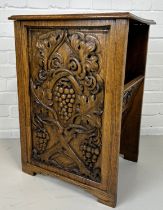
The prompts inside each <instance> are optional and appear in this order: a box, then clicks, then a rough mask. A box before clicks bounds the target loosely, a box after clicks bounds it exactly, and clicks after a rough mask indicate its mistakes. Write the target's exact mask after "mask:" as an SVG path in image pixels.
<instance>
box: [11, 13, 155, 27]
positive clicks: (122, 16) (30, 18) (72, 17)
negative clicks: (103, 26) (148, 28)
mask: <svg viewBox="0 0 163 210" xmlns="http://www.w3.org/2000/svg"><path fill="white" fill-rule="evenodd" d="M8 19H9V20H16V21H37V20H86V19H87V20H88V19H89V20H96V19H97V20H102V19H130V20H134V21H136V22H140V23H145V24H147V25H150V24H155V21H153V20H147V19H143V18H140V17H138V16H136V15H133V14H132V13H130V12H115V13H81V14H80V13H79V14H57V15H52V14H51V15H13V16H11V17H9V18H8Z"/></svg>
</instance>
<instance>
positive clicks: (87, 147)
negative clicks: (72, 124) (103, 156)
mask: <svg viewBox="0 0 163 210" xmlns="http://www.w3.org/2000/svg"><path fill="white" fill-rule="evenodd" d="M81 151H82V154H83V158H84V161H85V165H86V166H87V167H88V168H90V169H92V168H93V167H94V165H95V163H96V162H97V159H98V157H99V154H100V147H99V146H98V145H96V144H93V143H92V142H91V141H90V139H89V140H86V141H85V142H84V143H83V144H81Z"/></svg>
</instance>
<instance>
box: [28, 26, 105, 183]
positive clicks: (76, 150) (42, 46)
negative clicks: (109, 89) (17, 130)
mask: <svg viewBox="0 0 163 210" xmlns="http://www.w3.org/2000/svg"><path fill="white" fill-rule="evenodd" d="M35 47H36V48H37V53H38V57H39V61H38V69H37V75H36V76H35V77H34V76H31V79H30V87H31V93H32V100H31V112H32V114H31V115H32V136H33V138H32V144H33V145H32V160H33V161H36V162H37V161H38V162H41V163H44V164H46V165H50V166H53V167H57V168H60V169H63V170H66V171H68V172H71V173H74V174H76V175H79V176H82V177H85V178H88V179H91V180H93V181H96V182H100V180H101V170H100V166H101V157H100V156H101V149H102V114H103V101H104V83H103V80H102V78H101V76H100V74H99V73H100V43H99V41H98V38H97V37H95V36H93V35H91V34H89V33H88V32H80V31H78V32H74V31H71V30H69V31H68V30H51V31H49V32H46V33H43V34H41V35H39V36H38V39H37V42H36V46H35Z"/></svg>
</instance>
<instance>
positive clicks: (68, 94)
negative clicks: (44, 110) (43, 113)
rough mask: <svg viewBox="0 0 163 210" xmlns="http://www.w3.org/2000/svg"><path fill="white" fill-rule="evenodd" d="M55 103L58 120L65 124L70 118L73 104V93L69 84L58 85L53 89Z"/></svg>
mask: <svg viewBox="0 0 163 210" xmlns="http://www.w3.org/2000/svg"><path fill="white" fill-rule="evenodd" d="M54 95H55V101H56V102H57V103H58V109H59V112H58V114H59V116H60V119H61V120H63V121H64V122H66V121H67V120H69V119H70V118H71V116H72V112H73V107H74V103H75V98H76V96H75V91H74V89H73V87H72V85H71V84H70V83H69V82H66V83H65V82H63V83H62V82H61V83H58V84H57V85H56V87H55V89H54Z"/></svg>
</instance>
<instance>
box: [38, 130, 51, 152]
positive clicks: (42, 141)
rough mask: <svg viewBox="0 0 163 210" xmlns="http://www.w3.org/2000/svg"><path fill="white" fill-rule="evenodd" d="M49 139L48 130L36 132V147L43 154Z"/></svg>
mask: <svg viewBox="0 0 163 210" xmlns="http://www.w3.org/2000/svg"><path fill="white" fill-rule="evenodd" d="M48 140H49V135H48V133H47V132H44V131H42V130H37V131H36V132H35V149H36V150H37V151H38V152H39V153H40V154H42V153H43V152H44V151H45V149H46V147H47V143H48Z"/></svg>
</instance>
